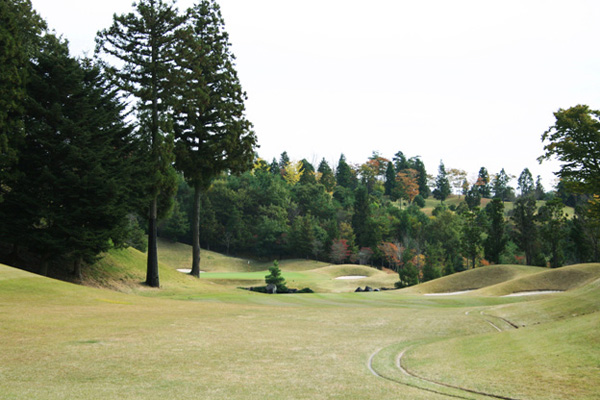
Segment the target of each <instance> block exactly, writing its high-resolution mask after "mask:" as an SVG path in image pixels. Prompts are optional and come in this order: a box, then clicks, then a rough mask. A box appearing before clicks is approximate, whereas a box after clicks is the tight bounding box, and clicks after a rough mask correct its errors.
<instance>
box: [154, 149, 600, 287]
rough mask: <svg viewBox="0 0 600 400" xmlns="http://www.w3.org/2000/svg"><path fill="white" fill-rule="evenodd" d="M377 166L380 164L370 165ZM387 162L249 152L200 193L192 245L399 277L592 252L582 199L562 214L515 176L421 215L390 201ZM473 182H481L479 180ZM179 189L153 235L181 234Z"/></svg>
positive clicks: (414, 204) (552, 261)
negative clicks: (508, 185) (510, 188)
mask: <svg viewBox="0 0 600 400" xmlns="http://www.w3.org/2000/svg"><path fill="white" fill-rule="evenodd" d="M398 154H401V153H400V152H399V153H398ZM382 164H383V165H386V167H385V168H379V167H378V165H382ZM390 170H395V167H394V160H392V161H387V160H386V159H385V158H383V157H381V156H380V155H379V154H374V155H373V156H372V157H371V158H370V159H369V160H367V161H366V162H365V163H363V164H362V165H354V166H352V165H349V164H348V163H347V162H346V160H345V157H344V156H343V155H342V156H341V157H340V160H339V163H338V166H337V167H336V168H332V167H331V166H330V165H329V164H328V163H327V162H326V161H325V160H322V161H321V162H320V163H319V165H318V166H317V168H315V167H314V166H313V165H312V164H311V163H310V162H308V161H307V160H301V161H299V162H293V161H290V160H289V158H288V157H287V154H286V153H283V154H282V156H281V158H280V160H279V161H277V160H273V161H272V162H271V163H267V162H265V161H264V160H260V159H259V160H258V161H257V162H256V163H255V166H254V169H253V170H252V171H249V172H246V173H244V174H242V175H239V176H235V175H231V174H226V175H222V176H220V177H219V178H218V179H216V180H215V181H214V182H213V185H212V186H211V187H210V188H209V190H207V191H206V192H205V193H204V194H203V197H202V212H201V214H202V215H201V230H200V232H201V240H202V244H203V246H205V247H207V248H211V249H213V250H218V251H223V252H226V253H234V254H244V255H251V256H258V257H263V258H266V259H268V258H276V259H281V258H286V257H303V258H312V259H319V260H323V261H329V262H333V263H343V262H356V263H361V264H370V265H375V266H386V267H389V268H392V269H394V270H396V271H398V272H399V273H401V274H402V275H403V277H402V279H401V281H402V282H404V284H412V283H415V282H416V281H418V280H428V279H432V278H435V277H438V276H440V275H442V274H451V273H453V272H456V271H461V270H464V269H466V268H472V267H475V266H480V265H487V264H489V263H495V264H497V263H523V264H525V263H527V264H530V265H544V266H545V265H551V266H553V267H557V266H560V265H563V264H564V263H565V262H576V261H581V262H584V261H592V260H597V259H598V253H597V251H598V246H597V240H596V241H595V240H594V238H595V237H596V238H597V237H598V233H599V231H598V229H597V227H596V226H595V225H594V223H593V221H592V220H591V219H590V218H589V216H588V213H587V209H588V203H587V202H586V201H585V198H584V197H580V201H579V203H580V205H579V206H578V209H577V214H576V215H575V217H574V218H571V219H568V218H566V216H565V214H564V210H563V209H564V204H563V202H562V199H561V197H560V196H558V195H557V194H555V193H544V194H543V197H545V198H547V199H548V201H546V202H538V201H537V197H536V196H540V194H539V193H537V192H536V191H535V190H534V189H535V185H533V189H532V190H529V189H531V188H529V189H526V188H525V186H524V185H523V184H522V183H521V184H519V192H520V195H519V196H518V198H517V199H516V201H515V202H514V203H511V202H504V201H503V200H502V197H501V193H502V191H500V190H498V191H497V192H496V191H495V190H494V185H490V192H489V196H487V194H486V192H484V194H485V195H486V197H483V196H480V197H478V198H477V199H478V201H471V202H470V201H469V196H465V197H464V198H463V201H462V202H460V203H459V204H458V205H453V206H448V205H447V204H446V202H439V203H437V206H436V207H435V208H434V209H433V210H432V211H431V210H430V209H429V210H427V214H426V213H425V212H424V210H423V209H422V208H420V206H419V204H418V203H419V202H418V201H415V200H414V199H413V200H412V201H411V200H410V196H408V195H407V194H402V195H400V196H399V198H406V202H407V203H409V206H408V207H402V206H401V205H400V204H401V203H400V202H399V201H398V200H396V199H395V197H394V195H393V191H391V190H390V189H389V188H390V186H391V185H390V178H389V177H390V174H389V171H390ZM481 170H482V171H485V168H482V169H481ZM373 171H383V172H379V173H373ZM403 171H405V170H400V172H398V173H396V179H395V183H396V185H397V186H395V188H396V190H398V193H406V192H404V191H403V189H404V188H406V186H405V184H404V181H403V175H404V172H403ZM528 172H529V171H528V170H525V171H524V172H523V173H522V174H521V175H522V176H527V175H528ZM529 175H530V174H529ZM373 177H374V178H373ZM438 178H439V176H438ZM438 180H439V179H438ZM480 181H481V179H479V178H478V182H480ZM494 181H495V179H492V182H494ZM527 181H529V180H527ZM415 186H417V187H418V185H417V180H415ZM474 186H475V187H476V188H478V189H480V190H485V184H479V185H475V184H474ZM497 187H498V186H497ZM538 190H539V185H538ZM415 191H416V192H417V194H416V196H415V198H417V197H423V195H421V193H420V192H419V191H418V188H416V189H415ZM434 191H435V190H434ZM563 191H564V189H563ZM424 195H425V196H427V192H426V193H425V194H424ZM189 196H191V193H190V190H189V188H188V187H187V186H186V185H185V184H184V183H183V181H182V183H181V185H180V191H179V192H178V195H177V203H178V204H180V206H178V207H177V208H176V209H177V210H178V211H177V213H176V215H174V216H173V217H172V218H170V219H168V220H166V221H165V222H164V223H163V224H162V225H161V227H160V229H159V232H160V234H161V235H162V236H165V237H167V238H170V239H172V240H179V241H184V242H185V241H188V240H189V238H190V233H189V225H188V224H187V221H188V220H189V214H190V212H189V211H188V210H186V208H185V204H188V203H189V202H188V201H187V200H186V198H187V197H189ZM403 196H407V197H403ZM488 197H492V198H491V199H490V198H488ZM429 204H430V205H431V204H432V203H431V202H430V203H429Z"/></svg>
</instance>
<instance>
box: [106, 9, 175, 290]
mask: <svg viewBox="0 0 600 400" xmlns="http://www.w3.org/2000/svg"><path fill="white" fill-rule="evenodd" d="M134 7H135V10H134V12H132V13H129V14H124V15H114V17H113V24H112V25H111V27H110V28H108V29H106V30H103V31H100V32H98V35H97V38H96V42H97V46H96V53H97V54H102V53H103V54H106V55H109V56H112V57H114V58H116V59H117V60H118V62H117V65H119V66H118V67H111V68H110V71H111V72H112V76H113V78H114V79H115V82H116V83H117V85H118V86H119V88H120V89H121V90H122V91H123V92H124V93H125V94H126V95H128V96H132V97H133V98H135V99H136V100H137V102H136V104H135V107H136V110H137V112H138V126H139V128H140V129H139V132H140V134H142V135H145V136H147V140H148V147H149V154H150V159H151V160H152V163H153V165H152V167H151V169H150V170H149V171H148V172H149V175H151V174H153V178H154V179H153V180H154V182H153V184H152V185H151V187H150V188H149V189H148V191H149V193H150V194H151V196H150V197H151V198H152V200H151V201H150V207H149V212H148V262H147V271H146V284H148V285H149V286H152V287H159V286H160V281H159V276H158V253H157V245H156V235H157V231H156V229H157V221H158V198H159V194H160V193H161V192H171V191H172V190H173V189H174V187H175V174H174V173H173V172H172V161H173V152H172V146H173V143H172V142H173V135H172V128H171V120H172V118H171V115H170V111H171V107H172V106H173V99H174V93H173V83H174V82H177V77H176V75H175V73H174V72H175V69H176V68H175V67H174V59H175V54H174V51H175V43H176V41H177V40H178V35H179V33H178V32H180V27H181V24H182V23H183V22H184V18H182V17H181V16H179V15H178V12H177V9H176V8H175V6H174V2H173V1H169V0H164V1H163V0H140V1H138V2H137V3H134Z"/></svg>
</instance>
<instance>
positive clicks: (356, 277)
mask: <svg viewBox="0 0 600 400" xmlns="http://www.w3.org/2000/svg"><path fill="white" fill-rule="evenodd" d="M363 278H366V276H365V275H346V276H338V277H337V278H335V279H348V280H349V279H363Z"/></svg>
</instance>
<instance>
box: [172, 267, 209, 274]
mask: <svg viewBox="0 0 600 400" xmlns="http://www.w3.org/2000/svg"><path fill="white" fill-rule="evenodd" d="M177 271H179V272H183V273H184V274H189V273H190V272H192V269H191V268H179V269H178V270H177ZM204 272H206V271H200V273H204Z"/></svg>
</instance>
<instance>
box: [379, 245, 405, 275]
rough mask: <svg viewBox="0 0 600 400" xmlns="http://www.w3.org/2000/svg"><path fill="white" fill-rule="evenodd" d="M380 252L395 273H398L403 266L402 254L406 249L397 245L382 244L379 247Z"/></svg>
mask: <svg viewBox="0 0 600 400" xmlns="http://www.w3.org/2000/svg"><path fill="white" fill-rule="evenodd" d="M377 248H378V249H379V251H381V254H382V255H383V259H384V260H385V261H386V262H387V263H388V266H389V267H390V268H391V269H393V270H394V271H398V267H400V265H401V264H402V252H403V251H404V248H403V247H402V246H400V245H399V244H397V243H391V242H381V243H379V244H378V245H377Z"/></svg>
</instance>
